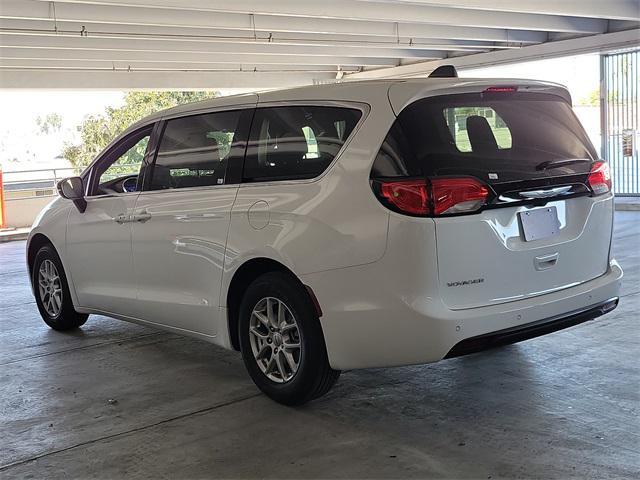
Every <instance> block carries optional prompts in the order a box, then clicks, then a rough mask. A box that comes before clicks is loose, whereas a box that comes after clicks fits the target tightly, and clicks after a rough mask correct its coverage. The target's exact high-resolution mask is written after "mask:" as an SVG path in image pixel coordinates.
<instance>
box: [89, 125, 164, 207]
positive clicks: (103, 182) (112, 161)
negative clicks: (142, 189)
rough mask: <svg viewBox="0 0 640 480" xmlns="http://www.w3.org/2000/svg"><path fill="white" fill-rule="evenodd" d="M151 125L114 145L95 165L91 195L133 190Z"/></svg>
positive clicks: (135, 187)
mask: <svg viewBox="0 0 640 480" xmlns="http://www.w3.org/2000/svg"><path fill="white" fill-rule="evenodd" d="M152 129H153V127H152V126H150V127H147V128H144V129H143V130H141V131H139V132H136V133H134V134H132V135H130V136H128V137H126V138H125V139H123V140H122V141H121V142H120V143H119V144H118V145H116V146H115V147H114V148H113V149H112V150H111V151H110V152H108V153H107V155H106V157H105V159H104V160H103V161H101V162H100V163H98V165H97V166H96V172H95V178H97V184H96V186H95V189H94V191H93V192H92V194H93V195H110V194H114V193H128V192H135V191H136V190H137V189H138V186H139V185H140V183H139V182H138V176H139V174H140V170H141V168H142V161H143V160H144V156H145V154H146V152H147V147H148V145H149V138H150V137H151V131H152Z"/></svg>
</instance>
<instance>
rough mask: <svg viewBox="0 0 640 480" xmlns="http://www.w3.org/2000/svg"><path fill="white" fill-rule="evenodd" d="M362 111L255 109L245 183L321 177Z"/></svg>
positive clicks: (300, 107) (302, 108) (328, 108)
mask: <svg viewBox="0 0 640 480" xmlns="http://www.w3.org/2000/svg"><path fill="white" fill-rule="evenodd" d="M360 116H361V112H360V111H359V110H354V109H349V108H341V107H323V106H289V107H272V108H259V109H257V110H256V113H255V116H254V118H253V124H252V127H251V135H250V139H249V145H248V147H247V154H246V158H245V163H244V173H243V181H245V182H264V181H270V180H294V179H304V178H313V177H316V176H318V175H320V174H321V173H322V172H323V171H324V170H325V169H326V168H327V167H328V166H329V164H330V163H331V162H332V161H333V159H334V158H335V156H336V155H337V154H338V152H339V151H340V149H341V148H342V145H344V143H345V141H346V140H347V138H348V137H349V135H350V134H351V132H352V131H353V129H354V128H355V126H356V124H357V123H358V120H359V119H360Z"/></svg>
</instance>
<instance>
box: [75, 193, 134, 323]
mask: <svg viewBox="0 0 640 480" xmlns="http://www.w3.org/2000/svg"><path fill="white" fill-rule="evenodd" d="M137 197H138V194H137V193H132V194H120V195H114V196H107V197H94V198H87V209H86V211H85V212H84V213H80V212H79V211H78V210H77V209H76V208H75V207H72V208H70V209H69V217H68V220H67V237H66V245H67V253H66V261H67V267H66V268H65V271H67V272H69V274H70V276H71V278H72V279H73V283H74V286H75V292H76V296H77V298H78V306H80V307H84V308H89V309H91V308H99V309H101V310H104V311H107V312H113V313H118V314H121V315H126V314H127V313H130V312H131V311H132V309H133V308H135V304H136V282H135V275H134V270H133V258H132V253H131V223H129V222H126V223H116V220H115V219H116V217H117V216H118V215H125V216H126V215H132V214H133V209H134V206H135V202H136V199H137ZM96 272H100V274H99V275H96Z"/></svg>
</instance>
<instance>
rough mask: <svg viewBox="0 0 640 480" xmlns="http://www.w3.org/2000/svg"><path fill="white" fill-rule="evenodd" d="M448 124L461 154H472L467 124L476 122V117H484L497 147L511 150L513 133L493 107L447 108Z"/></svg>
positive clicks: (445, 114) (446, 117) (445, 116)
mask: <svg viewBox="0 0 640 480" xmlns="http://www.w3.org/2000/svg"><path fill="white" fill-rule="evenodd" d="M442 113H443V114H444V118H445V120H446V122H447V127H449V130H450V132H451V136H452V137H453V139H454V142H455V144H456V148H457V149H458V150H459V151H460V152H471V151H473V149H472V148H471V141H470V140H469V132H468V130H467V124H468V123H469V122H470V121H471V123H473V121H474V120H476V119H475V118H474V117H482V118H484V120H486V122H487V125H489V128H490V129H491V133H492V134H493V138H494V140H495V141H496V145H497V146H498V148H499V149H500V150H504V149H505V148H511V145H512V142H511V131H510V130H509V127H507V124H506V123H505V121H504V120H503V119H502V117H500V115H498V114H497V113H496V111H495V110H494V109H493V108H491V107H453V108H445V109H444V110H443V112H442Z"/></svg>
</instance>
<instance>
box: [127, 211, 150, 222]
mask: <svg viewBox="0 0 640 480" xmlns="http://www.w3.org/2000/svg"><path fill="white" fill-rule="evenodd" d="M132 219H133V220H134V221H136V222H140V223H144V222H146V221H148V220H151V214H150V213H149V212H147V211H146V210H143V211H141V212H138V213H136V214H135V215H134V216H133V218H132Z"/></svg>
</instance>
